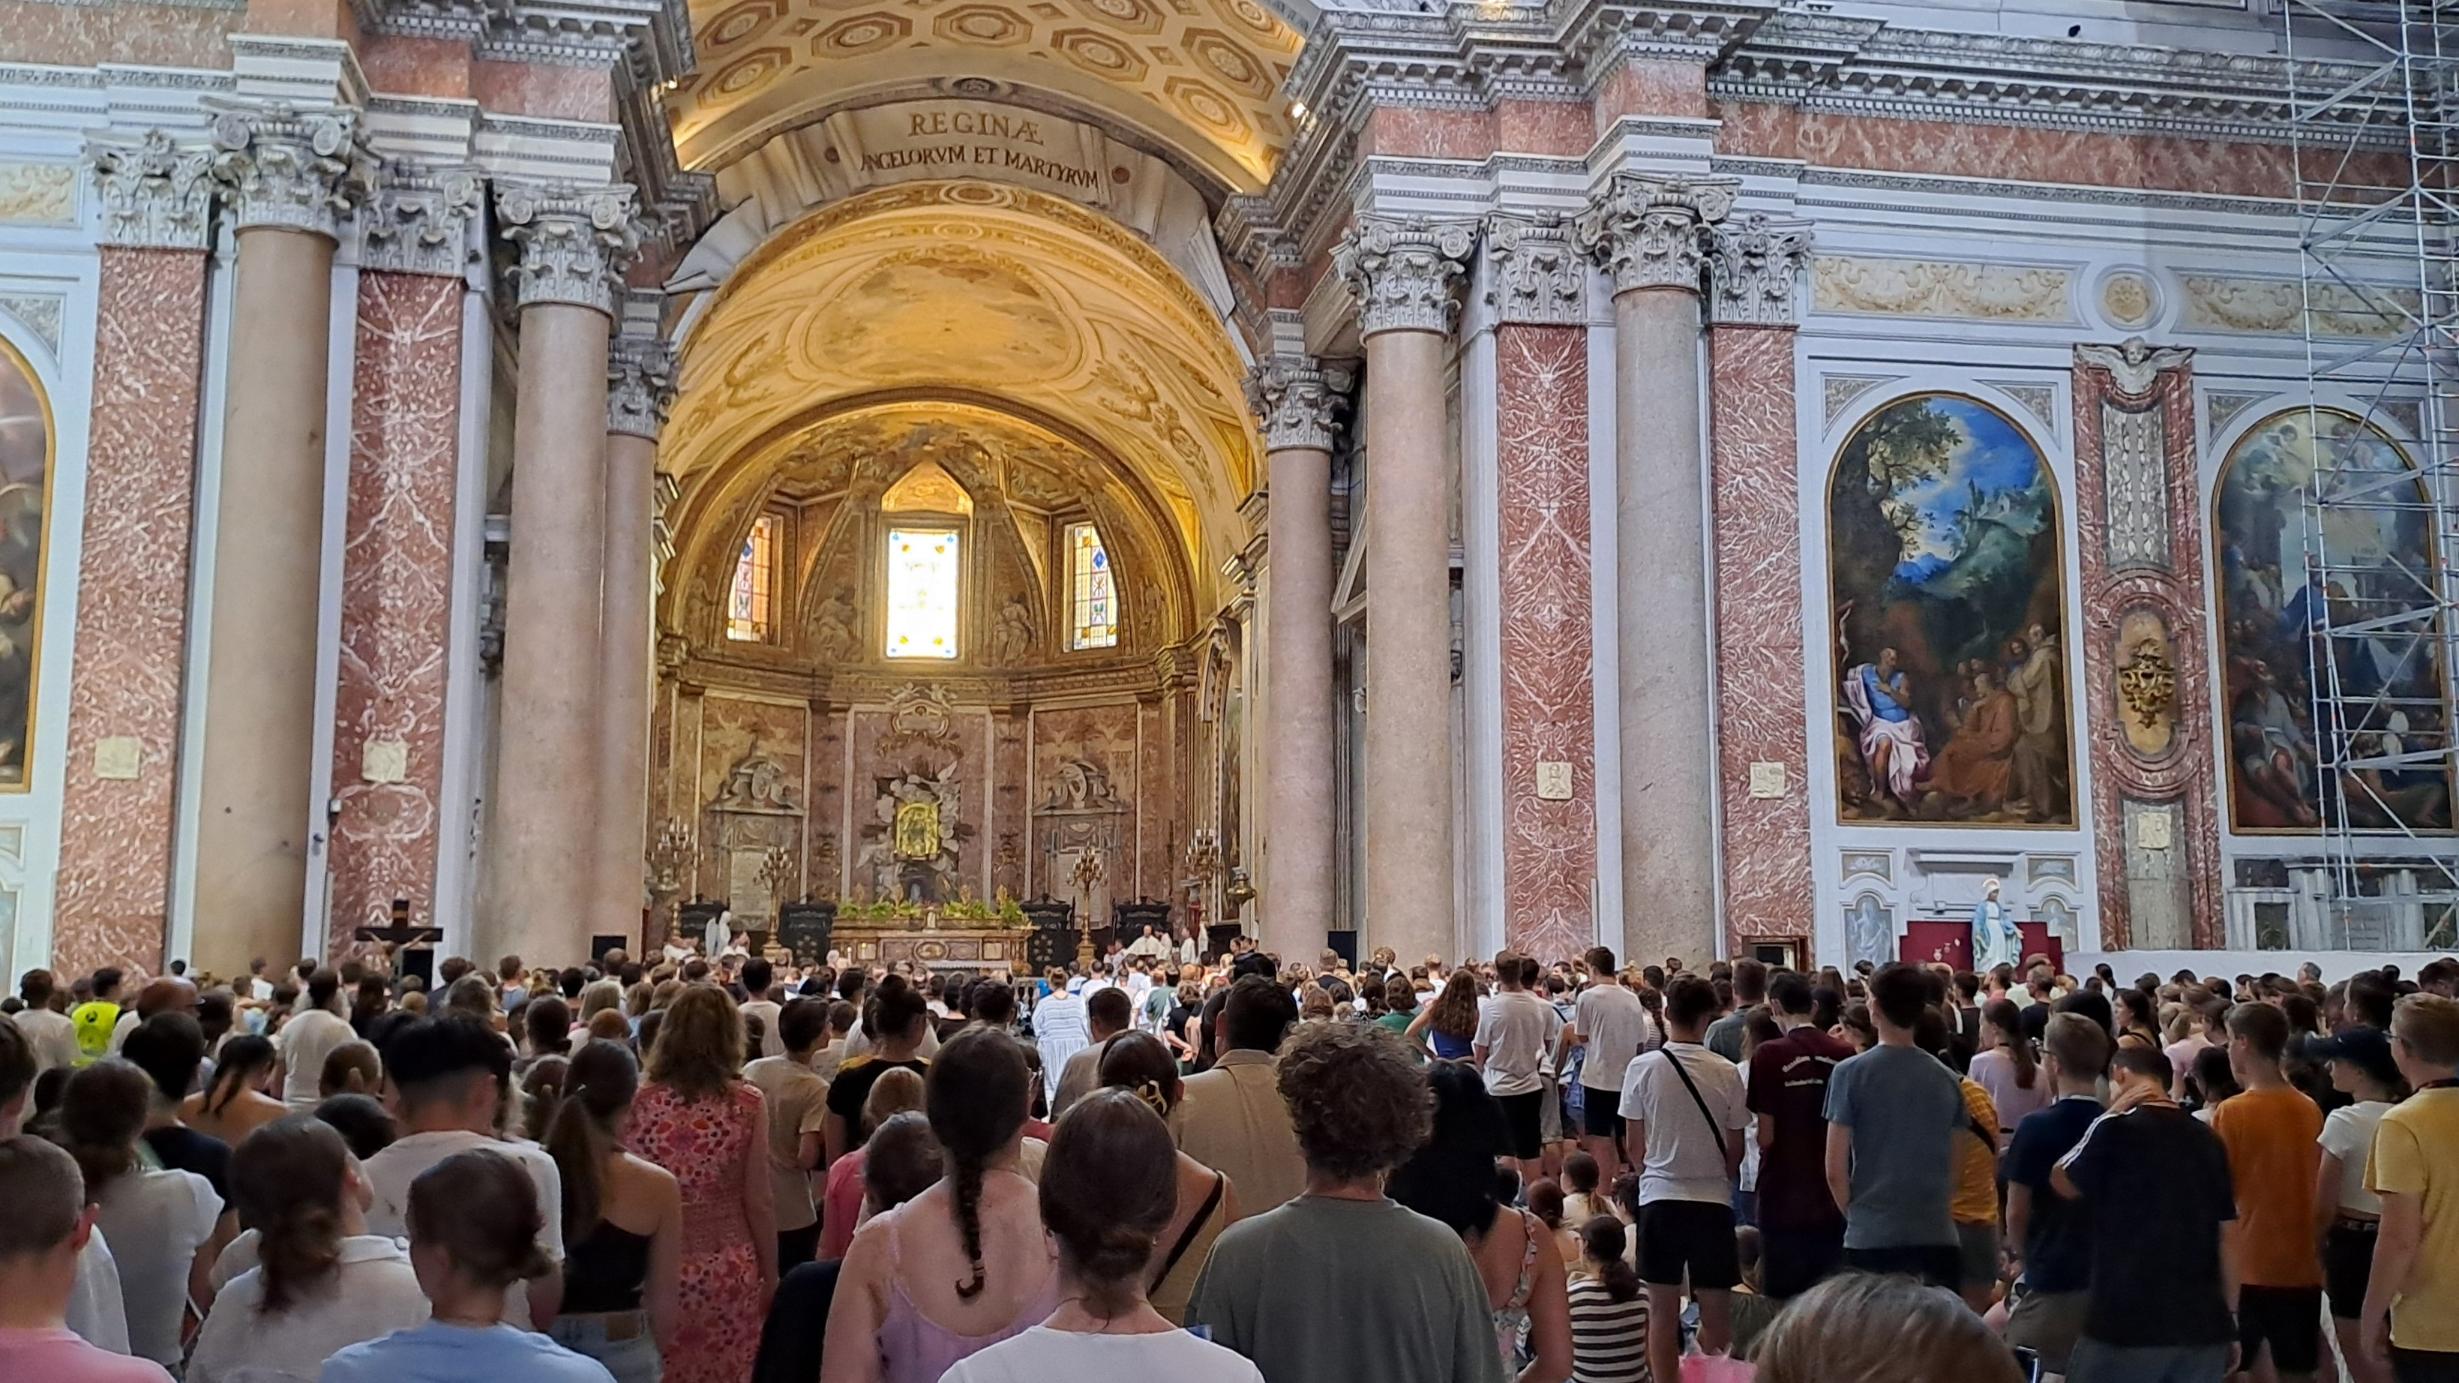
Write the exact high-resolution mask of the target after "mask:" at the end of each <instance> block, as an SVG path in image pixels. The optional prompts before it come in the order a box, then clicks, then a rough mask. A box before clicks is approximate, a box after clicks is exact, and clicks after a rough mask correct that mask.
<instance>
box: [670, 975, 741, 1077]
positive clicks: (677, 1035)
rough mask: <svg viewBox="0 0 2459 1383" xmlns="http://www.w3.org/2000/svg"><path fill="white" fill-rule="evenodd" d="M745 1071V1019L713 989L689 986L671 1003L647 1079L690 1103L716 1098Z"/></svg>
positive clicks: (721, 992)
mask: <svg viewBox="0 0 2459 1383" xmlns="http://www.w3.org/2000/svg"><path fill="white" fill-rule="evenodd" d="M742 1069H743V1014H742V1010H740V1009H738V1008H736V1007H735V1006H734V996H733V995H731V994H728V993H727V992H726V991H724V990H722V989H719V988H718V987H717V986H716V985H713V984H694V985H686V986H684V988H683V992H682V993H680V994H677V995H676V996H675V999H674V1002H673V1003H671V1004H668V1005H667V1006H666V1010H665V1017H664V1018H663V1019H661V1020H660V1022H659V1024H658V1029H657V1041H656V1043H655V1044H653V1045H652V1046H651V1047H650V1048H649V1079H651V1080H653V1081H655V1082H657V1083H658V1084H660V1085H665V1086H670V1087H672V1088H673V1089H674V1091H675V1092H676V1093H677V1094H680V1095H681V1096H683V1098H685V1099H686V1100H697V1099H702V1098H705V1097H708V1096H712V1095H716V1094H718V1093H719V1092H721V1091H723V1090H724V1089H725V1088H726V1087H727V1086H728V1085H730V1084H732V1083H733V1081H734V1079H735V1077H736V1076H737V1075H738V1074H739V1073H740V1072H741V1071H742Z"/></svg>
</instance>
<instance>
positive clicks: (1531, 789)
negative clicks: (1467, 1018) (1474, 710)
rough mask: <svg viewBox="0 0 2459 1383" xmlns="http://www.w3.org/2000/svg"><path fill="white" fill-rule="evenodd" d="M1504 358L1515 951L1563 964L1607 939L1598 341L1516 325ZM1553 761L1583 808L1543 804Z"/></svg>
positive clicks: (1498, 405)
mask: <svg viewBox="0 0 2459 1383" xmlns="http://www.w3.org/2000/svg"><path fill="white" fill-rule="evenodd" d="M1494 347H1495V412H1496V415H1497V417H1498V418H1499V420H1500V421H1499V424H1498V426H1499V429H1500V432H1499V435H1498V437H1497V439H1496V441H1497V448H1496V471H1497V489H1498V495H1497V498H1498V501H1499V509H1498V514H1497V517H1498V519H1499V538H1498V545H1499V548H1500V560H1499V564H1498V576H1499V579H1500V583H1501V586H1502V640H1503V642H1502V665H1503V666H1502V672H1503V896H1504V897H1505V899H1506V900H1507V902H1506V905H1505V906H1506V909H1507V911H1506V912H1505V914H1504V919H1503V927H1504V938H1505V940H1506V941H1508V942H1509V944H1510V945H1511V946H1512V947H1514V948H1515V949H1517V950H1520V951H1523V952H1525V953H1527V954H1529V955H1534V956H1544V957H1548V958H1553V957H1560V956H1569V955H1576V954H1578V953H1579V952H1581V951H1583V950H1585V949H1587V948H1588V947H1589V946H1592V945H1594V944H1595V943H1596V937H1597V919H1596V912H1595V909H1594V908H1593V907H1592V906H1591V903H1590V898H1591V892H1590V887H1591V885H1592V884H1593V883H1594V881H1595V879H1596V873H1597V795H1596V787H1597V785H1596V781H1595V767H1596V698H1595V694H1594V685H1595V684H1594V682H1593V680H1592V678H1593V675H1594V664H1595V659H1594V649H1593V646H1592V645H1593V629H1594V626H1593V624H1592V619H1593V610H1594V607H1593V605H1592V604H1591V599H1590V591H1589V551H1588V516H1589V510H1588V502H1589V495H1588V411H1587V407H1588V332H1587V330H1586V329H1585V328H1583V327H1572V326H1527V325H1518V324H1510V325H1505V326H1502V327H1498V328H1497V329H1496V330H1495V333H1494ZM1549 760H1550V761H1559V762H1565V763H1569V764H1570V765H1571V770H1572V784H1571V798H1570V800H1569V801H1566V802H1548V801H1542V800H1540V799H1539V798H1538V796H1537V765H1538V763H1539V762H1540V761H1549Z"/></svg>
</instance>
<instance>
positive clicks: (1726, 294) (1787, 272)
mask: <svg viewBox="0 0 2459 1383" xmlns="http://www.w3.org/2000/svg"><path fill="white" fill-rule="evenodd" d="M1711 234H1713V235H1714V237H1715V241H1716V255H1715V258H1714V259H1713V260H1712V261H1711V262H1710V265H1709V272H1708V281H1709V283H1710V285H1711V286H1712V287H1713V289H1714V296H1713V298H1712V300H1711V301H1710V304H1709V310H1708V316H1709V320H1711V321H1713V322H1715V323H1717V324H1718V325H1719V326H1748V327H1789V326H1794V325H1797V324H1799V323H1800V321H1801V308H1800V307H1799V305H1798V302H1797V295H1796V294H1795V292H1794V288H1795V286H1796V285H1797V284H1799V283H1800V282H1801V276H1802V266H1803V265H1804V264H1806V263H1808V262H1809V260H1810V223H1809V222H1808V221H1802V220H1796V219H1794V218H1792V217H1782V218H1779V217H1774V216H1769V215H1767V214H1766V213H1764V212H1757V211H1754V212H1752V213H1751V214H1749V215H1748V216H1744V217H1740V218H1738V219H1736V220H1732V221H1727V222H1726V223H1724V224H1723V225H1721V226H1718V227H1716V228H1715V230H1714V231H1713V232H1711Z"/></svg>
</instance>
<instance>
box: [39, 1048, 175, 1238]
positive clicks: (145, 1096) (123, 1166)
mask: <svg viewBox="0 0 2459 1383" xmlns="http://www.w3.org/2000/svg"><path fill="white" fill-rule="evenodd" d="M153 1099H154V1082H153V1078H152V1077H150V1076H148V1075H146V1074H145V1073H144V1072H143V1071H140V1070H138V1069H137V1068H136V1066H135V1065H133V1064H132V1063H130V1062H126V1061H122V1060H120V1059H119V1058H118V1057H112V1058H110V1059H108V1060H105V1061H97V1062H95V1063H94V1064H93V1065H91V1066H88V1067H85V1068H84V1069H82V1070H79V1071H77V1072H75V1073H74V1074H72V1075H70V1076H69V1078H68V1087H67V1089H65V1090H64V1091H62V1092H61V1094H60V1146H61V1147H63V1148H66V1149H67V1150H68V1155H69V1156H70V1157H73V1158H75V1159H76V1160H77V1172H78V1174H79V1175H81V1176H83V1177H84V1178H85V1198H86V1201H87V1202H88V1203H89V1204H94V1203H99V1202H100V1201H101V1200H102V1198H103V1193H104V1192H105V1191H106V1190H107V1189H108V1188H109V1187H110V1185H111V1183H112V1182H114V1181H117V1180H118V1179H120V1178H121V1177H123V1176H126V1175H127V1174H128V1173H130V1172H133V1171H135V1170H137V1168H138V1166H139V1165H141V1164H140V1163H139V1162H138V1160H137V1136H138V1135H139V1134H141V1133H143V1132H144V1131H145V1116H146V1113H147V1112H148V1111H149V1110H151V1109H152V1108H153Z"/></svg>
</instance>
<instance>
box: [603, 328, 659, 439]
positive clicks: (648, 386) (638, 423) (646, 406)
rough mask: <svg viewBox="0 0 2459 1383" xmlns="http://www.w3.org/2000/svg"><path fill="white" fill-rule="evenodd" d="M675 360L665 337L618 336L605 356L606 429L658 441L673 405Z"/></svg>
mask: <svg viewBox="0 0 2459 1383" xmlns="http://www.w3.org/2000/svg"><path fill="white" fill-rule="evenodd" d="M674 364H675V361H674V352H673V350H672V349H670V348H669V347H668V346H667V344H666V343H665V342H663V341H656V340H650V339H647V338H644V337H638V336H619V337H617V338H615V344H614V347H613V349H611V350H610V351H609V352H608V353H607V357H606V430H607V431H609V432H620V433H623V434H624V435H626V436H629V437H646V438H648V439H649V440H650V441H652V442H654V441H656V440H657V434H658V430H659V429H661V428H663V427H664V426H665V425H666V410H667V409H669V408H671V407H673V406H674V401H675V382H674Z"/></svg>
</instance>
